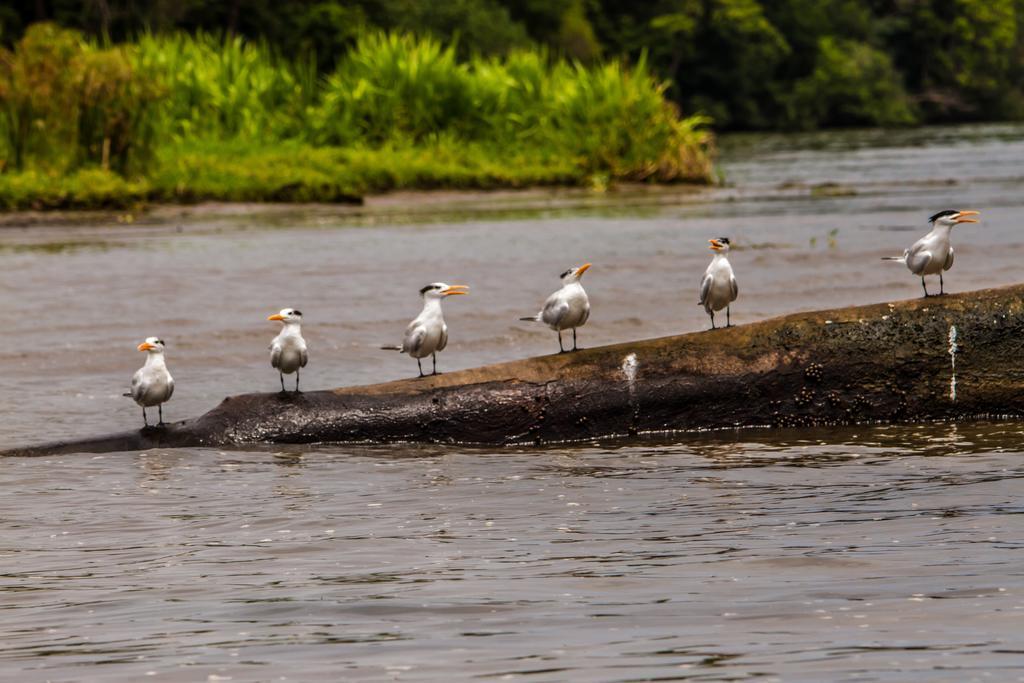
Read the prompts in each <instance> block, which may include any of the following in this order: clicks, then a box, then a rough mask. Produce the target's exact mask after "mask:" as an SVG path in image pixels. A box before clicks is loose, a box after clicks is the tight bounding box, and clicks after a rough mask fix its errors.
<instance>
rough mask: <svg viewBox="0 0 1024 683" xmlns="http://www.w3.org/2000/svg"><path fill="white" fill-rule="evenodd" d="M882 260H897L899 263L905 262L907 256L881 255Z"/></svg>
mask: <svg viewBox="0 0 1024 683" xmlns="http://www.w3.org/2000/svg"><path fill="white" fill-rule="evenodd" d="M882 260H883V261H899V262H900V263H906V261H907V257H906V256H883V257H882Z"/></svg>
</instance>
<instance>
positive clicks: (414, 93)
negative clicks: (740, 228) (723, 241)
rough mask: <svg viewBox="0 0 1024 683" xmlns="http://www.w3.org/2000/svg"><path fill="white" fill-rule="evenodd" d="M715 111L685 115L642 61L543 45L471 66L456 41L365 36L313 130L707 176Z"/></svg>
mask: <svg viewBox="0 0 1024 683" xmlns="http://www.w3.org/2000/svg"><path fill="white" fill-rule="evenodd" d="M707 123H708V120H707V119H705V118H703V117H690V118H685V119H684V118H681V117H680V115H679V112H678V110H677V109H676V108H675V107H674V106H673V105H671V104H670V103H668V102H667V101H666V99H665V85H664V84H661V83H659V82H658V81H657V80H656V79H655V78H654V76H653V75H652V74H651V73H650V70H649V69H648V66H647V60H646V59H645V58H641V59H640V60H639V61H638V63H637V64H635V65H634V66H632V67H626V66H625V65H624V64H622V63H621V62H619V61H611V62H608V63H606V64H603V65H597V66H586V65H583V64H579V63H568V62H565V61H562V60H553V59H550V58H549V57H548V56H547V55H546V54H544V53H542V52H540V51H535V52H518V53H513V54H511V55H509V56H508V57H505V58H490V59H485V58H480V57H475V58H471V59H470V60H469V61H467V62H463V63H460V62H459V61H458V60H457V59H456V54H455V49H454V47H453V46H448V47H445V46H443V45H441V44H440V43H438V42H437V41H435V40H433V39H430V38H425V39H420V38H416V37H413V36H410V35H401V34H373V35H368V36H364V37H363V38H361V39H360V40H359V41H358V42H357V43H356V45H355V46H354V48H353V49H352V50H351V52H350V53H349V54H348V55H347V56H346V58H345V59H343V60H342V61H341V63H340V64H339V65H338V68H337V70H336V71H335V72H334V73H333V74H331V75H330V76H329V77H328V78H327V81H326V83H325V84H324V92H323V95H322V98H321V101H320V104H319V106H318V107H317V108H316V109H315V110H314V112H313V115H312V126H313V128H314V130H315V136H314V139H315V140H317V141H319V142H322V143H325V144H333V145H354V144H358V145H381V144H385V143H406V144H413V145H416V144H423V143H424V141H427V140H430V139H432V138H435V137H437V136H438V135H447V136H454V137H456V138H457V139H459V140H461V141H463V142H465V143H470V144H479V145H482V146H484V147H485V148H487V149H489V150H491V151H492V153H498V154H500V153H502V152H507V151H519V152H521V151H523V150H524V148H525V149H532V150H533V151H534V152H536V153H537V154H541V155H549V156H562V157H565V156H568V157H569V158H570V159H571V160H572V161H573V163H575V164H576V165H577V166H578V168H579V169H580V172H581V173H582V174H585V175H588V174H599V175H600V174H603V175H607V176H609V177H610V178H613V179H614V178H617V179H629V180H646V179H656V180H659V181H663V182H665V181H674V180H691V181H694V180H696V181H707V180H708V179H709V178H710V171H711V167H710V164H711V149H710V143H711V137H710V134H709V132H708V131H707V128H706V125H707Z"/></svg>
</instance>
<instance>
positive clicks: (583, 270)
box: [576, 263, 591, 277]
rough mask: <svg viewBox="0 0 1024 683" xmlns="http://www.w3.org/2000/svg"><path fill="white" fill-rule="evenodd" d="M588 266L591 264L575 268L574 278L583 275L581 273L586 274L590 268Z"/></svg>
mask: <svg viewBox="0 0 1024 683" xmlns="http://www.w3.org/2000/svg"><path fill="white" fill-rule="evenodd" d="M590 265H591V264H589V263H584V264H583V265H582V266H580V267H579V268H577V269H576V277H579V276H580V275H583V273H585V272H587V269H588V268H590Z"/></svg>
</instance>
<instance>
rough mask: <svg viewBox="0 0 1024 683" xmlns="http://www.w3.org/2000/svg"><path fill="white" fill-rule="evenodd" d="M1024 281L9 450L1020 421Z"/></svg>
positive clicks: (556, 437) (270, 397) (240, 404)
mask: <svg viewBox="0 0 1024 683" xmlns="http://www.w3.org/2000/svg"><path fill="white" fill-rule="evenodd" d="M1022 346H1024V285H1015V286H1012V287H1004V288H1000V289H989V290H982V291H976V292H965V293H962V294H955V295H947V296H942V297H932V298H928V299H914V300H909V301H900V302H895V303H888V304H876V305H871V306H858V307H849V308H842V309H836V310H830V311H817V312H811V313H796V314H792V315H787V316H783V317H780V318H773V319H770V320H764V321H761V322H757V323H752V324H749V325H742V326H737V327H732V328H729V329H718V330H712V331H702V332H694V333H690V334H684V335H679V336H674V337H663V338H660V339H650V340H645V341H636V342H628V343H624V344H615V345H611V346H603V347H598V348H592V349H584V350H581V351H578V352H575V353H568V354H561V355H551V356H541V357H537V358H529V359H525V360H519V361H513V362H510V363H501V364H497V365H490V366H486V367H481V368H475V369H470V370H463V371H459V372H452V373H448V374H443V375H438V376H434V377H427V378H422V379H420V378H417V379H407V380H401V381H396V382H388V383H385V384H376V385H370V386H363V387H351V388H343V389H336V390H333V391H315V392H308V393H304V394H300V395H293V394H288V395H283V396H282V395H280V394H245V395H241V396H234V397H231V398H227V399H225V400H224V401H223V402H222V403H221V404H220V405H219V406H217V407H216V408H214V409H213V410H211V411H210V412H208V413H206V414H205V415H203V416H201V417H199V418H197V419H195V420H188V421H185V422H181V423H177V424H174V425H170V426H168V427H166V428H162V429H154V428H150V429H144V430H140V431H134V432H127V433H123V434H115V435H111V436H106V437H99V438H94V439H85V440H81V441H72V442H65V443H55V444H48V445H44V446H37V447H31V448H23V449H15V450H11V451H7V452H5V453H4V454H5V455H47V454H57V453H70V452H107V451H124V450H138V449H147V448H157V447H160V448H174V447H182V446H213V447H223V446H239V445H243V444H252V443H263V444H280V443H300V444H301V443H330V442H335V443H337V442H380V443H386V442H450V443H465V444H493V445H512V444H538V445H540V444H546V443H557V442H566V441H581V440H592V439H602V438H614V437H621V436H628V435H639V434H649V433H659V432H675V431H685V430H710V429H722V428H733V427H754V426H761V427H763V426H784V427H798V426H812V425H843V424H863V423H886V422H917V421H925V420H950V419H956V420H959V419H971V418H986V417H1002V416H1019V415H1021V414H1022V412H1024V394H1022V389H1024V363H1022V362H1020V359H1022V358H1024V355H1022V353H1021V351H1022Z"/></svg>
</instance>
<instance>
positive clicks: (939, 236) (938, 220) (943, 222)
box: [882, 209, 979, 297]
mask: <svg viewBox="0 0 1024 683" xmlns="http://www.w3.org/2000/svg"><path fill="white" fill-rule="evenodd" d="M977 215H979V213H978V212H977V211H957V210H955V209H946V210H945V211H939V212H938V213H937V214H935V215H934V216H932V217H931V218H929V219H928V222H929V223H931V224H932V229H931V232H929V233H928V234H927V235H925V236H924V237H922V238H921V239H919V240H918V241H916V242H914V244H913V246H911V247H910V248H909V249H907V250H905V251H904V252H903V256H883V257H882V260H883V261H899V262H900V263H903V264H905V265H906V266H907V268H909V269H910V272H911V273H913V274H914V275H918V276H920V277H921V287H922V288H923V289H924V295H925V297H927V296H929V295H928V285H927V284H925V281H924V276H925V275H938V276H939V295H940V296H941V295H943V294H945V293H946V292H945V290H944V289H943V287H944V285H945V283H944V282H943V281H942V271H944V270H949V269H950V268H952V267H953V245H952V244H950V242H949V237H950V233H951V232H952V231H953V226H954V225H957V224H958V223H977V222H978V219H977V218H972V216H977Z"/></svg>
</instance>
